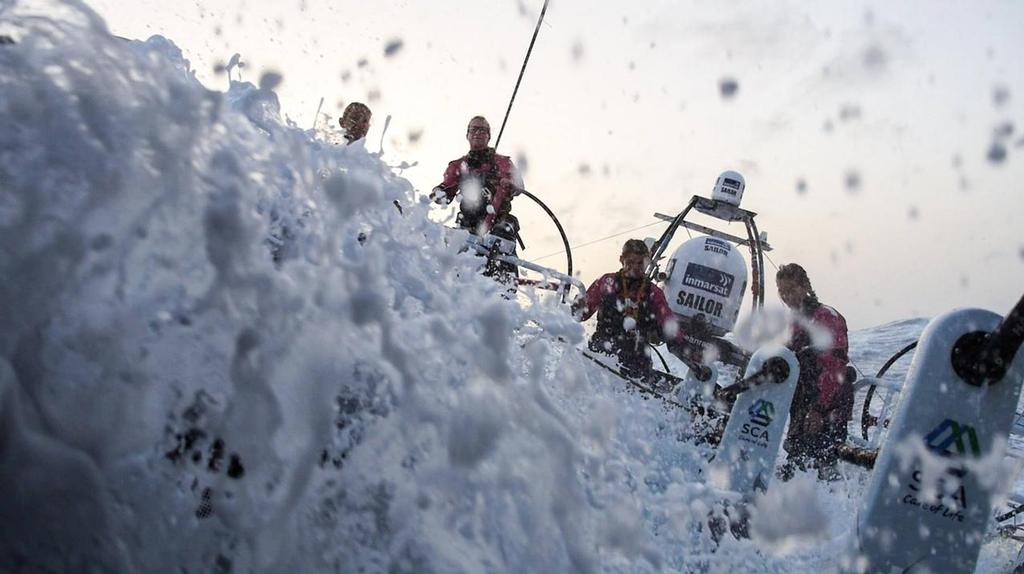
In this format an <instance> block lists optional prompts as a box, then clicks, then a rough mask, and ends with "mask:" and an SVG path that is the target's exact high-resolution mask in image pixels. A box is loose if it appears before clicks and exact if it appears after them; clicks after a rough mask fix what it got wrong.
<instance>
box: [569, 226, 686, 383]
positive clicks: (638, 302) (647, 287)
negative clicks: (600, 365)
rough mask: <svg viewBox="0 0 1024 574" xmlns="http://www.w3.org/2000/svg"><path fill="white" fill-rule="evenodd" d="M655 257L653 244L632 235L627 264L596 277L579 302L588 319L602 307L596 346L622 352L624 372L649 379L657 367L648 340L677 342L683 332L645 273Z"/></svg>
mask: <svg viewBox="0 0 1024 574" xmlns="http://www.w3.org/2000/svg"><path fill="white" fill-rule="evenodd" d="M650 261H651V256H650V252H649V250H648V249H647V244H645V243H644V242H643V241H641V240H639V239H630V240H629V241H627V242H626V244H625V245H623V246H622V255H621V256H620V257H619V262H621V263H622V269H621V270H620V271H619V272H617V273H608V274H606V275H604V276H602V277H601V278H599V279H598V280H597V281H594V283H593V284H591V285H590V288H589V289H587V294H586V296H585V297H583V298H581V299H580V300H578V301H577V302H576V303H575V304H574V305H573V311H574V313H576V314H577V316H578V317H579V318H580V320H582V321H586V320H587V319H589V318H590V317H591V316H592V315H593V314H594V313H597V329H596V330H595V331H594V335H593V336H592V337H591V338H590V349H591V350H592V351H595V352H599V353H605V354H609V355H616V356H617V357H618V359H619V365H620V366H621V367H622V369H623V371H624V372H626V373H627V374H630V375H635V376H637V377H638V378H645V379H646V378H649V377H650V375H651V373H652V365H651V355H650V349H649V348H648V342H650V341H651V340H652V338H660V340H662V341H665V342H666V343H668V344H669V345H670V346H671V345H675V344H676V343H678V342H680V341H682V337H683V333H682V331H681V330H680V328H679V323H678V321H677V320H676V317H675V315H674V314H673V313H672V310H671V309H669V306H668V303H667V302H666V301H665V294H664V293H663V292H662V290H661V289H660V288H659V287H658V286H657V285H655V284H654V283H652V282H651V281H650V280H648V279H647V277H646V276H645V274H644V271H645V270H646V269H647V266H648V264H649V263H650Z"/></svg>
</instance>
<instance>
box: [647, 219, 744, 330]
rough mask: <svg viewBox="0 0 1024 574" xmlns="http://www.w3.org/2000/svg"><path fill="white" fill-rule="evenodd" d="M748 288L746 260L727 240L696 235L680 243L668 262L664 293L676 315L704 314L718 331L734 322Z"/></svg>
mask: <svg viewBox="0 0 1024 574" xmlns="http://www.w3.org/2000/svg"><path fill="white" fill-rule="evenodd" d="M746 290H747V264H746V261H745V260H744V259H743V256H742V255H740V254H739V253H738V252H737V251H736V248H735V247H734V246H733V245H732V244H731V243H729V242H728V241H723V240H721V239H716V238H714V237H695V238H693V239H691V240H689V241H687V242H686V243H684V244H682V245H680V246H679V248H678V249H676V251H675V253H673V254H672V257H671V259H670V260H669V264H668V277H667V278H666V279H665V297H666V298H667V299H668V305H669V307H671V308H672V311H673V312H674V313H676V314H677V315H680V316H682V317H687V318H691V319H692V318H694V317H696V316H698V315H704V318H705V319H706V320H707V322H708V324H710V325H712V326H713V327H714V328H715V329H716V330H717V331H718V334H724V333H727V332H729V331H732V328H733V326H735V325H736V317H737V316H738V315H739V312H740V306H741V305H742V304H743V294H744V292H745V291H746Z"/></svg>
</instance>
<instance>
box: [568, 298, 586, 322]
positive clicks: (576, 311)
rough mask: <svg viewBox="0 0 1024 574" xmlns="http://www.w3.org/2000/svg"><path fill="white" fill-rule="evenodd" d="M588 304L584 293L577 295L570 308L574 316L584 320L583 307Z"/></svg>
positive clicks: (578, 319)
mask: <svg viewBox="0 0 1024 574" xmlns="http://www.w3.org/2000/svg"><path fill="white" fill-rule="evenodd" d="M586 306H587V299H586V297H585V296H584V295H582V294H579V295H576V298H575V299H573V300H572V305H571V306H570V307H569V310H570V311H572V318H573V319H576V320H577V321H582V320H583V308H584V307H586Z"/></svg>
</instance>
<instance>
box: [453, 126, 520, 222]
mask: <svg viewBox="0 0 1024 574" xmlns="http://www.w3.org/2000/svg"><path fill="white" fill-rule="evenodd" d="M466 140H467V141H468V142H469V153H467V154H466V155H464V156H462V157H460V158H459V159H456V160H454V161H452V162H450V163H449V164H448V169H446V170H445V172H444V180H443V181H442V182H441V183H440V185H438V186H437V187H435V188H434V201H436V202H438V203H451V202H452V200H454V199H455V195H456V194H457V193H459V192H460V191H461V192H462V201H461V202H460V204H459V219H458V222H459V225H460V226H461V227H463V228H464V229H468V230H469V231H470V232H471V233H475V234H476V235H486V234H488V233H494V234H495V235H498V236H499V237H504V238H506V239H514V238H515V236H516V233H517V232H518V231H519V222H518V221H517V220H516V218H515V217H514V216H513V215H512V214H511V213H510V212H511V211H512V198H513V197H515V196H516V195H518V194H519V192H521V191H522V190H523V179H522V177H521V176H520V175H519V171H518V170H516V168H515V166H514V165H512V160H511V159H509V158H508V156H504V155H498V154H497V153H495V151H494V148H491V147H487V144H488V143H490V141H491V126H490V124H488V123H487V119H486V118H484V117H483V116H476V117H474V118H473V119H471V120H469V126H468V127H467V128H466Z"/></svg>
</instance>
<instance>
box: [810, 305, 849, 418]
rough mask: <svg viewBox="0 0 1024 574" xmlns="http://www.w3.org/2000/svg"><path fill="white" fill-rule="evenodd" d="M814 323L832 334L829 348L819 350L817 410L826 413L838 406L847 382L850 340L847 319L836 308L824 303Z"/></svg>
mask: <svg viewBox="0 0 1024 574" xmlns="http://www.w3.org/2000/svg"><path fill="white" fill-rule="evenodd" d="M814 323H815V324H816V325H819V326H820V327H822V328H824V329H827V330H828V332H829V334H830V335H831V336H832V344H831V345H830V346H829V348H828V349H819V350H818V352H819V354H818V367H819V374H818V385H817V387H818V397H817V405H816V407H817V410H818V411H820V412H822V413H826V412H828V411H829V410H831V409H832V408H834V407H835V406H836V404H835V403H836V401H837V399H838V398H839V395H840V391H841V388H842V385H844V384H846V382H845V378H846V364H847V363H848V362H849V360H850V359H849V352H850V347H849V341H848V338H847V329H846V319H844V318H843V316H842V315H840V314H839V313H837V312H836V311H835V309H832V308H831V307H828V306H825V305H822V306H821V307H820V308H819V309H818V311H817V312H816V313H815V314H814Z"/></svg>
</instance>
